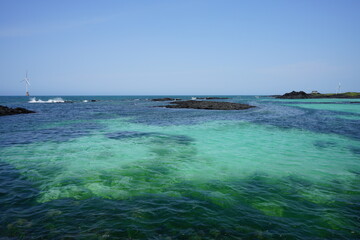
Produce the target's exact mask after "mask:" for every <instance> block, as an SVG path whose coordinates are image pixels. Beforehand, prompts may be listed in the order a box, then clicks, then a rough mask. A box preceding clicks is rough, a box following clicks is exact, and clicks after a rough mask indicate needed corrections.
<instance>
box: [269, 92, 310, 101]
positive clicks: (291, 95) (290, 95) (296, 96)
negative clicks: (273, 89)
mask: <svg viewBox="0 0 360 240" xmlns="http://www.w3.org/2000/svg"><path fill="white" fill-rule="evenodd" d="M310 97H311V94H307V93H306V92H304V91H299V92H295V91H292V92H290V93H285V94H284V95H282V96H277V97H276V98H282V99H305V98H310Z"/></svg>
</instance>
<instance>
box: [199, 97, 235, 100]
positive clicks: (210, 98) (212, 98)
mask: <svg viewBox="0 0 360 240" xmlns="http://www.w3.org/2000/svg"><path fill="white" fill-rule="evenodd" d="M196 99H206V100H214V99H229V98H228V97H197V98H196Z"/></svg>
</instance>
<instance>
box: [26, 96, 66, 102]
mask: <svg viewBox="0 0 360 240" xmlns="http://www.w3.org/2000/svg"><path fill="white" fill-rule="evenodd" d="M64 102H65V101H64V99H62V98H60V97H59V98H50V99H48V100H46V101H43V100H41V99H40V98H39V99H38V100H37V99H36V98H35V97H33V98H30V101H29V102H28V103H64Z"/></svg>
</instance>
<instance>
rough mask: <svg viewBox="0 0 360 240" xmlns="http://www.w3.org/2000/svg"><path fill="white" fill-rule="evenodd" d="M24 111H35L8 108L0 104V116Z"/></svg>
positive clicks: (23, 112)
mask: <svg viewBox="0 0 360 240" xmlns="http://www.w3.org/2000/svg"><path fill="white" fill-rule="evenodd" d="M25 113H35V112H34V111H30V110H27V109H25V108H20V107H18V108H9V107H6V106H1V105H0V116H6V115H14V114H25Z"/></svg>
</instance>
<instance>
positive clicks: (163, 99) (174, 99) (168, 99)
mask: <svg viewBox="0 0 360 240" xmlns="http://www.w3.org/2000/svg"><path fill="white" fill-rule="evenodd" d="M176 100H180V99H179V98H154V99H151V101H155V102H164V101H176Z"/></svg>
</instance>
